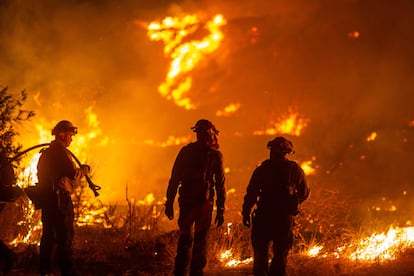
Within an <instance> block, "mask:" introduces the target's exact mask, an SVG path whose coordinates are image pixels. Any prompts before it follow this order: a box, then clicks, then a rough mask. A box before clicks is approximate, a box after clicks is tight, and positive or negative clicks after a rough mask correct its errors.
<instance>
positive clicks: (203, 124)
mask: <svg viewBox="0 0 414 276" xmlns="http://www.w3.org/2000/svg"><path fill="white" fill-rule="evenodd" d="M191 129H192V130H193V131H194V132H197V133H200V132H206V131H208V130H209V129H213V131H214V132H215V133H218V130H217V129H216V127H215V126H214V125H213V123H212V122H210V121H209V120H206V119H201V120H198V121H197V123H196V124H195V126H193V127H192V128H191Z"/></svg>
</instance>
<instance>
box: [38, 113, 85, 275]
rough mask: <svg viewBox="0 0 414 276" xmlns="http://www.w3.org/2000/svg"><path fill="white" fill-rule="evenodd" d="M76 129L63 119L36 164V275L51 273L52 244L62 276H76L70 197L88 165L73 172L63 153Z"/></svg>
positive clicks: (73, 167) (74, 168)
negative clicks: (39, 223) (38, 218)
mask: <svg viewBox="0 0 414 276" xmlns="http://www.w3.org/2000/svg"><path fill="white" fill-rule="evenodd" d="M76 133H77V127H75V126H73V124H72V123H71V122H69V121H67V120H63V121H60V122H58V123H57V124H56V126H55V127H54V128H53V129H52V135H53V136H55V139H54V140H53V141H52V142H51V143H50V145H49V147H48V148H46V149H44V150H42V152H41V156H40V158H39V162H38V164H37V176H38V180H39V183H38V184H37V187H38V188H39V191H40V192H39V193H40V197H41V201H40V202H39V207H40V208H41V209H42V225H43V230H42V237H41V241H40V273H41V274H42V275H48V274H51V273H52V267H53V265H52V256H53V252H54V247H55V245H56V254H57V260H58V263H59V267H60V271H61V274H62V275H77V274H76V273H75V269H74V267H73V260H72V241H73V223H74V209H73V203H72V199H71V194H72V192H73V190H74V185H75V184H77V183H79V182H80V178H81V177H82V176H83V175H85V174H87V173H88V172H89V166H87V165H83V166H82V167H81V168H79V169H77V168H76V167H75V164H74V162H73V160H72V156H71V155H70V154H69V153H68V151H67V150H66V148H67V147H69V145H70V144H71V142H72V136H73V135H75V134H76Z"/></svg>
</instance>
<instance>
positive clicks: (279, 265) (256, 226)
mask: <svg viewBox="0 0 414 276" xmlns="http://www.w3.org/2000/svg"><path fill="white" fill-rule="evenodd" d="M292 226H293V216H289V215H279V216H273V217H255V218H253V221H252V237H251V238H252V245H253V250H254V262H253V273H254V276H264V275H271V276H283V275H286V263H287V256H288V253H289V250H290V249H291V248H292V244H293V234H292ZM271 242H273V246H272V249H273V258H272V261H271V264H270V269H269V246H270V243H271Z"/></svg>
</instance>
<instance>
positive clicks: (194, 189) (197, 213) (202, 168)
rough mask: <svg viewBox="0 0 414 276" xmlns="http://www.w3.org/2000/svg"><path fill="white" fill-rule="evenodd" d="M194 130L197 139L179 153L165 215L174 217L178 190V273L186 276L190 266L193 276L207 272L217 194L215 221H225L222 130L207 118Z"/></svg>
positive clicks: (172, 175)
mask: <svg viewBox="0 0 414 276" xmlns="http://www.w3.org/2000/svg"><path fill="white" fill-rule="evenodd" d="M191 129H192V130H193V131H194V132H195V133H196V135H197V141H196V142H192V143H190V144H188V145H186V146H184V147H183V148H181V150H180V152H179V153H178V155H177V158H176V160H175V162H174V165H173V168H172V174H171V178H170V180H169V184H168V188H167V202H166V204H165V207H166V208H165V214H166V215H167V217H168V218H169V219H170V220H172V219H173V218H174V208H173V204H174V199H175V196H176V194H177V190H178V194H179V198H178V203H179V207H180V213H179V217H178V226H179V228H180V237H179V240H178V247H177V255H176V258H175V266H174V275H186V273H187V271H188V268H190V275H203V269H204V267H205V266H206V263H207V256H206V253H207V248H206V246H207V238H208V231H209V228H210V225H211V220H212V212H213V204H214V195H215V194H216V206H217V213H216V217H215V224H216V225H217V227H219V226H221V225H222V224H223V222H224V202H225V187H224V182H225V178H224V170H223V160H222V159H223V158H222V153H221V152H220V151H219V149H218V148H219V146H218V142H217V135H218V131H217V129H216V128H215V126H214V125H213V124H212V123H211V122H210V121H208V120H205V119H202V120H199V121H197V123H196V124H195V126H194V127H192V128H191ZM193 227H194V231H193Z"/></svg>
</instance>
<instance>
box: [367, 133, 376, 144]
mask: <svg viewBox="0 0 414 276" xmlns="http://www.w3.org/2000/svg"><path fill="white" fill-rule="evenodd" d="M375 138H377V133H376V132H373V133H371V135H370V136H368V138H367V142H372V141H374V140H375Z"/></svg>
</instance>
